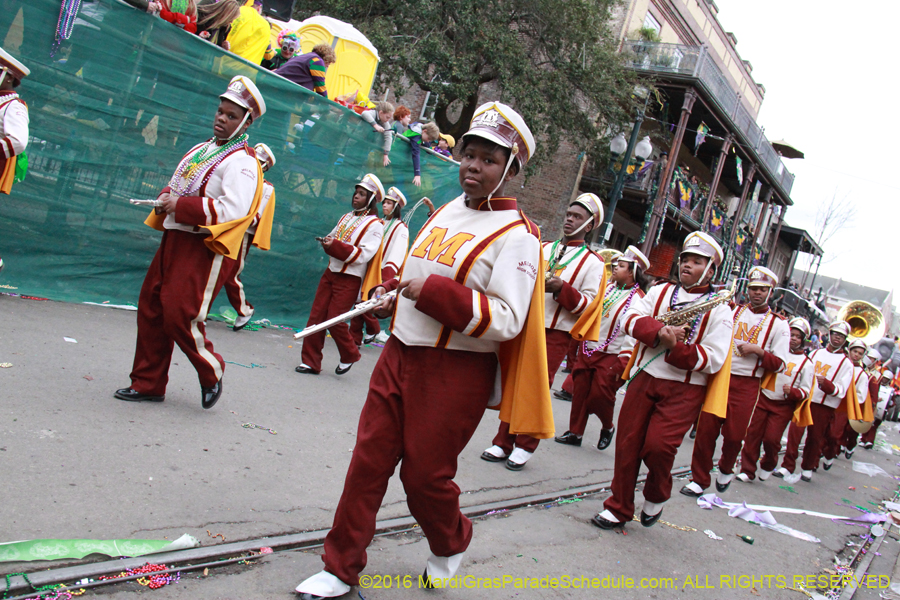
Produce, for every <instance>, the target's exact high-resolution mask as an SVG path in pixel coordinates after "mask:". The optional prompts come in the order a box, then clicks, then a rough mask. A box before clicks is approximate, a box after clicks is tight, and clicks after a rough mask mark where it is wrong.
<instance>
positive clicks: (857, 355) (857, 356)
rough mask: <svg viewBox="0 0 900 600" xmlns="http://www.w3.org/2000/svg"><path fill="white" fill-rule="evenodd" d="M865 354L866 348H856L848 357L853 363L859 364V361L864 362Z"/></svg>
mask: <svg viewBox="0 0 900 600" xmlns="http://www.w3.org/2000/svg"><path fill="white" fill-rule="evenodd" d="M865 354H866V351H865V349H864V348H854V349H853V350H851V351H850V352H848V353H847V356H849V357H850V360H852V361H853V362H855V363H858V362H859V361H861V360H862V357H863V356H864V355H865Z"/></svg>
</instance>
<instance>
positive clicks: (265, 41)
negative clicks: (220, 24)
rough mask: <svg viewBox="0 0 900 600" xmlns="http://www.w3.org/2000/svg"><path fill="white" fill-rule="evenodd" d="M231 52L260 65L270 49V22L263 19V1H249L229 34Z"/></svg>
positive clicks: (232, 25) (241, 9)
mask: <svg viewBox="0 0 900 600" xmlns="http://www.w3.org/2000/svg"><path fill="white" fill-rule="evenodd" d="M228 43H229V44H231V51H232V52H234V53H235V54H237V55H238V56H240V57H241V58H245V59H247V60H248V61H250V62H252V63H253V64H254V65H258V64H260V63H261V62H262V59H263V56H264V55H265V53H266V48H268V47H269V22H268V21H266V20H265V19H264V18H263V17H262V0H248V1H247V3H246V4H244V5H243V6H241V7H240V15H238V18H237V19H235V20H234V22H233V23H232V24H231V32H230V33H229V34H228Z"/></svg>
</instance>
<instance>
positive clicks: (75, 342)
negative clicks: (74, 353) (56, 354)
mask: <svg viewBox="0 0 900 600" xmlns="http://www.w3.org/2000/svg"><path fill="white" fill-rule="evenodd" d="M63 341H64V342H69V343H70V344H77V343H78V340H76V339H75V338H70V337H64V338H63Z"/></svg>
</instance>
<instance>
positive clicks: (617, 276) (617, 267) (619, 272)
mask: <svg viewBox="0 0 900 600" xmlns="http://www.w3.org/2000/svg"><path fill="white" fill-rule="evenodd" d="M631 268H632V265H631V263H630V262H628V261H627V260H620V261H618V262H616V264H614V265H613V270H612V280H613V283H615V284H617V285H624V284H626V283H629V282H630V281H631Z"/></svg>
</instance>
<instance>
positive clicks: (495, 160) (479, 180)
mask: <svg viewBox="0 0 900 600" xmlns="http://www.w3.org/2000/svg"><path fill="white" fill-rule="evenodd" d="M422 138H423V139H425V135H424V134H423V135H422ZM507 152H509V151H508V150H507V149H506V148H503V147H502V146H499V145H497V144H495V143H493V142H489V141H488V140H485V139H483V138H480V137H472V139H471V140H470V141H469V143H467V144H466V148H465V150H463V153H462V156H461V157H460V163H459V185H460V187H462V189H463V191H464V192H465V193H466V195H467V196H469V197H470V198H474V199H481V198H487V196H488V194H490V193H491V192H492V191H493V190H494V189H495V188H496V187H497V186H498V185H499V184H500V181H501V179H504V177H503V170H504V169H505V168H506V161H507V159H508V154H507ZM512 177H513V170H512V169H510V170H509V172H508V173H507V174H506V178H505V180H506V181H509V180H510V179H512Z"/></svg>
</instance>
